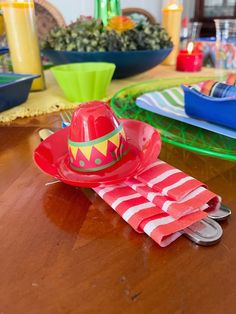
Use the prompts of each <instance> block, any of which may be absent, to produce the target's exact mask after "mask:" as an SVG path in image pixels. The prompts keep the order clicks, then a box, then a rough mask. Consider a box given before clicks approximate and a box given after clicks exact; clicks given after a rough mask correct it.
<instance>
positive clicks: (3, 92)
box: [0, 73, 39, 112]
mask: <svg viewBox="0 0 236 314" xmlns="http://www.w3.org/2000/svg"><path fill="white" fill-rule="evenodd" d="M37 77H39V75H29V74H16V73H0V112H2V111H4V110H7V109H10V108H12V107H15V106H18V105H20V104H22V103H23V102H25V101H26V100H27V98H28V95H29V91H30V88H31V84H32V82H33V79H35V78H37Z"/></svg>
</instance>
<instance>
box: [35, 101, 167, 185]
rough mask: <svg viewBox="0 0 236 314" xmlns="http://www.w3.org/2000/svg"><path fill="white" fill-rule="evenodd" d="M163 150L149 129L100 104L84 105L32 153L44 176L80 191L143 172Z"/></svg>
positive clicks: (155, 133)
mask: <svg viewBox="0 0 236 314" xmlns="http://www.w3.org/2000/svg"><path fill="white" fill-rule="evenodd" d="M160 149H161V140H160V136H159V133H158V132H157V130H156V129H154V128H153V127H152V126H150V125H148V124H146V123H144V122H141V121H135V120H130V119H117V117H116V116H115V115H114V113H113V112H112V110H111V109H110V107H109V106H108V105H107V104H106V103H104V102H97V101H93V102H90V103H86V104H82V105H80V107H79V108H78V109H77V110H76V111H75V112H74V114H73V116H72V121H71V125H70V126H69V127H67V128H64V129H61V130H59V131H57V132H56V133H54V134H52V135H51V136H50V137H48V138H47V139H46V140H45V141H43V142H42V143H41V144H40V145H39V146H38V147H37V148H36V150H35V152H34V160H35V162H36V164H37V165H38V167H39V168H40V169H41V170H42V171H44V172H45V173H47V174H49V175H51V176H53V177H55V178H57V179H58V180H60V181H62V182H64V183H67V184H70V185H74V186H81V187H95V186H98V185H101V184H115V183H119V182H122V181H124V180H126V179H127V178H130V177H132V176H134V175H136V174H137V173H139V172H141V171H142V170H143V169H144V168H145V167H147V166H148V165H149V164H150V163H152V162H154V161H155V160H156V159H157V157H158V155H159V152H160Z"/></svg>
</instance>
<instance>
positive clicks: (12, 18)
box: [0, 0, 45, 91]
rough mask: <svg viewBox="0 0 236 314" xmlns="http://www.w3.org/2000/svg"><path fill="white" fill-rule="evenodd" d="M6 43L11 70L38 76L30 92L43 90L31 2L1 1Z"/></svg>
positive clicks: (43, 83)
mask: <svg viewBox="0 0 236 314" xmlns="http://www.w3.org/2000/svg"><path fill="white" fill-rule="evenodd" d="M0 5H1V9H2V11H3V16H4V22H5V28H6V33H7V41H8V46H9V49H10V55H11V61H12V66H13V70H14V72H16V73H21V74H38V75H39V76H40V77H39V78H37V79H35V80H34V81H33V83H32V87H31V90H33V91H37V90H43V89H44V88H45V82H44V76H43V71H42V64H41V56H40V49H39V42H38V34H37V29H36V22H35V11H34V2H33V0H24V1H17V0H1V1H0Z"/></svg>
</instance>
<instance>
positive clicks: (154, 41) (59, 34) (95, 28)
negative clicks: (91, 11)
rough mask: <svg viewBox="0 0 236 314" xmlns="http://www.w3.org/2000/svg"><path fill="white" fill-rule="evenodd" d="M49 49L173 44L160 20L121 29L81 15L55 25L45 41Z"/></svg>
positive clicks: (142, 47) (153, 47) (151, 47)
mask: <svg viewBox="0 0 236 314" xmlns="http://www.w3.org/2000/svg"><path fill="white" fill-rule="evenodd" d="M42 46H43V48H45V49H54V50H60V51H82V52H91V51H99V52H103V51H128V50H156V49H162V48H170V47H172V46H173V44H172V42H171V38H170V37H169V35H168V34H167V32H166V31H165V29H164V28H162V27H161V26H160V24H158V23H157V24H150V23H147V22H146V23H139V24H138V25H136V27H135V28H133V29H131V30H127V31H124V32H123V33H118V32H117V31H115V30H108V29H107V28H105V27H104V26H103V24H102V22H101V21H100V20H96V19H78V20H77V21H76V22H74V23H72V24H70V25H68V26H66V27H58V28H55V29H53V30H52V31H51V32H50V33H49V34H48V36H47V37H46V38H45V40H44V41H43V43H42Z"/></svg>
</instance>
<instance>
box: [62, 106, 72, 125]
mask: <svg viewBox="0 0 236 314" xmlns="http://www.w3.org/2000/svg"><path fill="white" fill-rule="evenodd" d="M60 116H61V120H62V126H63V127H67V126H69V125H70V123H71V119H72V111H69V110H68V111H62V112H61V113H60Z"/></svg>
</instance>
